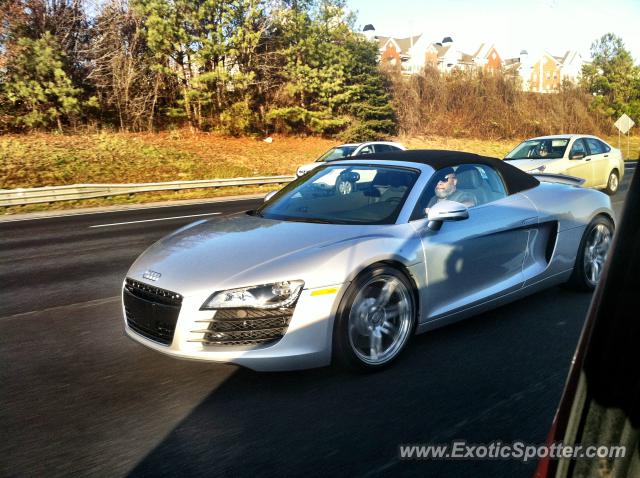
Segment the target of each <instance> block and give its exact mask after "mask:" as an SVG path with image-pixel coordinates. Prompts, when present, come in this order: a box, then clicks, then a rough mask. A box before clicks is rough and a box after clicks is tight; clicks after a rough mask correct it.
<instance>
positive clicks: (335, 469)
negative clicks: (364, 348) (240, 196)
mask: <svg viewBox="0 0 640 478" xmlns="http://www.w3.org/2000/svg"><path fill="white" fill-rule="evenodd" d="M588 303H589V296H585V295H583V294H577V293H572V292H568V291H566V290H563V289H560V288H553V289H550V290H547V291H544V292H542V293H539V294H536V295H534V296H531V297H529V298H526V299H523V300H521V301H519V302H517V303H514V304H512V305H510V306H507V307H502V308H499V309H496V310H494V311H492V312H489V313H485V314H482V315H480V316H478V317H475V318H473V319H470V320H467V321H464V322H461V323H458V324H455V325H452V326H449V327H446V328H444V329H439V330H436V331H432V332H429V333H427V334H424V335H421V336H418V337H415V338H414V340H413V342H412V343H411V344H410V347H409V348H408V350H407V351H406V352H405V354H404V355H403V357H401V359H400V360H399V361H398V362H397V363H396V364H394V365H393V366H392V367H390V368H388V369H386V370H384V371H381V372H379V373H375V374H368V375H367V374H352V373H347V372H344V371H340V370H337V369H335V368H332V367H328V368H324V369H317V370H309V371H301V372H287V373H256V372H252V371H250V370H246V369H239V370H238V371H236V372H235V373H234V374H233V375H231V376H230V377H229V378H228V379H227V380H226V381H225V382H224V383H223V384H222V385H220V386H219V387H218V388H216V389H215V390H214V391H212V392H211V394H210V395H209V396H207V397H206V398H205V399H204V400H203V401H202V402H201V403H200V404H199V405H198V406H197V407H196V408H195V409H193V411H192V412H191V413H190V414H189V415H188V416H187V417H186V418H185V419H184V420H182V422H181V423H179V424H178V425H177V426H176V427H175V428H174V429H173V430H172V431H171V433H169V435H168V436H166V437H165V438H164V439H163V440H162V441H161V442H160V443H159V444H158V445H157V446H156V447H155V449H154V450H152V451H151V452H150V453H149V454H148V455H147V456H145V457H144V458H143V459H142V460H141V461H140V462H139V463H138V464H137V465H136V466H135V467H134V468H133V469H132V470H131V472H130V476H157V475H162V476H237V475H250V476H272V475H293V474H295V475H299V474H303V473H304V474H305V475H326V474H327V473H332V474H339V475H355V476H376V475H383V474H390V473H393V474H401V475H422V476H424V474H425V473H426V474H436V475H440V476H443V474H445V473H446V475H447V476H469V474H470V473H471V474H473V476H496V475H500V476H528V475H531V474H532V472H533V469H534V466H535V463H527V464H523V463H520V462H517V461H508V462H507V461H483V462H477V461H411V462H407V461H401V460H400V459H399V458H398V456H399V453H398V446H399V445H400V444H408V443H411V444H414V443H419V444H424V443H428V444H433V443H450V442H451V441H452V440H454V439H462V440H466V441H467V442H470V443H487V444H488V443H490V442H492V441H495V440H501V441H502V442H503V443H509V442H512V441H514V440H523V441H526V442H531V443H541V442H543V441H544V438H545V435H546V432H547V430H548V427H549V425H550V423H551V419H552V417H553V413H554V411H555V406H556V404H557V402H558V399H559V397H560V394H561V391H562V387H563V385H564V379H565V376H566V373H567V371H568V367H569V363H570V360H571V356H572V353H573V350H574V348H575V344H576V342H577V339H578V335H579V332H580V330H581V327H582V323H583V317H584V312H586V308H587V306H588ZM566 307H572V308H573V311H572V314H569V315H568V314H567V313H566ZM531 310H544V311H545V314H544V315H542V314H536V313H531ZM568 317H574V318H568ZM212 367H217V365H212Z"/></svg>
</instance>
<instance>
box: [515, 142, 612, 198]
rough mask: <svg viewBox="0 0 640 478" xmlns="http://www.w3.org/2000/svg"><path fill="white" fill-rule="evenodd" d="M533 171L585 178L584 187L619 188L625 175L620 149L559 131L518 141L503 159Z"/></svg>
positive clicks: (535, 172) (607, 191)
mask: <svg viewBox="0 0 640 478" xmlns="http://www.w3.org/2000/svg"><path fill="white" fill-rule="evenodd" d="M504 159H505V160H507V161H508V162H509V163H510V164H512V165H513V166H516V167H518V168H520V169H522V170H523V171H527V172H529V173H532V174H564V175H568V176H575V177H578V178H581V179H584V180H585V182H584V184H583V186H584V187H587V188H594V189H602V190H604V192H606V193H607V194H609V195H613V194H615V193H616V192H617V191H618V187H619V186H620V181H622V177H623V176H624V160H623V159H622V153H621V152H620V150H619V149H617V148H614V147H613V146H611V145H610V144H608V143H607V142H605V141H603V140H602V139H600V138H598V137H596V136H590V135H583V134H562V135H554V136H540V137H538V138H532V139H528V140H526V141H524V142H522V143H520V144H519V145H518V146H517V147H516V148H515V149H514V150H513V151H511V152H510V153H509V154H507V156H506V157H505V158H504Z"/></svg>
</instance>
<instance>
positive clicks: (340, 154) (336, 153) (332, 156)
mask: <svg viewBox="0 0 640 478" xmlns="http://www.w3.org/2000/svg"><path fill="white" fill-rule="evenodd" d="M356 147H357V146H338V147H337V148H331V149H330V150H329V151H327V152H326V153H324V154H323V155H322V156H320V157H319V158H318V159H316V162H318V163H323V162H325V161H335V160H336V159H342V158H346V157H347V156H350V155H351V153H353V152H354V151H355V150H356Z"/></svg>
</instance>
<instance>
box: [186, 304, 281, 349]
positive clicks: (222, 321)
mask: <svg viewBox="0 0 640 478" xmlns="http://www.w3.org/2000/svg"><path fill="white" fill-rule="evenodd" d="M293 310H294V309H293V308H282V309H277V310H260V309H221V310H218V311H216V314H215V316H214V318H213V319H210V320H200V321H198V322H200V323H203V325H204V324H205V323H208V324H209V325H208V327H207V328H206V329H202V330H192V332H193V333H196V334H197V333H204V336H203V338H202V339H195V340H192V342H200V343H202V344H204V345H217V346H224V347H228V346H255V345H266V344H272V343H275V342H277V341H278V340H280V339H281V338H282V337H284V334H285V332H286V331H287V328H288V327H289V322H290V321H291V317H292V316H293Z"/></svg>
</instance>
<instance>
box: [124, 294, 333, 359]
mask: <svg viewBox="0 0 640 478" xmlns="http://www.w3.org/2000/svg"><path fill="white" fill-rule="evenodd" d="M331 288H335V289H336V292H335V293H331V294H321V295H312V293H313V292H314V291H316V290H319V289H305V290H303V291H302V293H301V294H300V298H299V299H298V302H297V304H296V307H295V310H294V312H293V316H292V317H291V321H290V322H289V326H288V328H287V331H286V333H285V334H284V337H282V339H280V340H279V341H277V342H275V343H272V344H268V345H262V346H255V347H254V348H250V347H234V346H217V345H216V346H214V345H204V344H202V343H200V342H198V340H202V339H203V336H204V335H205V334H204V333H202V332H200V333H194V331H196V330H201V329H202V323H198V322H197V321H198V320H208V319H210V318H211V317H212V315H213V313H214V312H213V311H211V310H200V306H201V305H202V303H203V301H204V299H203V298H202V297H199V296H198V297H185V298H184V299H183V302H182V307H181V309H180V313H179V315H178V319H177V322H176V328H175V333H174V335H173V340H172V342H171V343H170V344H169V345H163V344H161V343H158V342H156V341H154V340H151V339H149V338H146V337H143V336H142V335H140V334H138V333H136V332H135V331H134V330H133V329H131V328H130V327H129V325H127V320H126V313H125V310H124V303H123V306H122V313H123V317H124V327H125V332H126V334H127V335H128V336H129V337H130V338H131V339H133V340H134V341H136V342H138V343H140V344H142V345H144V346H146V347H149V348H150V349H153V350H155V351H157V352H161V353H164V354H167V355H171V356H173V357H176V358H181V359H187V360H202V361H210V362H222V363H232V364H236V365H241V366H243V367H247V368H250V369H253V370H257V371H284V370H298V369H306V368H314V367H322V366H325V365H329V363H330V362H331V341H332V334H333V319H334V316H335V312H336V309H337V304H338V300H339V298H340V296H341V294H342V292H343V289H344V284H338V285H334V286H331ZM322 289H327V287H323V288H322Z"/></svg>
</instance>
